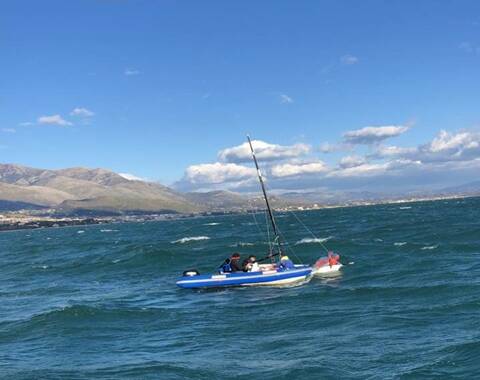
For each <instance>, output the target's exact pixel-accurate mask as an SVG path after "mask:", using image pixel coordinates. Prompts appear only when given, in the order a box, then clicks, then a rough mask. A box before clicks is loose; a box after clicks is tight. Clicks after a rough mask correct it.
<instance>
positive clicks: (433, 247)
mask: <svg viewBox="0 0 480 380" xmlns="http://www.w3.org/2000/svg"><path fill="white" fill-rule="evenodd" d="M437 248H438V244H436V245H426V246H425V247H422V248H421V250H422V251H426V250H431V249H437Z"/></svg>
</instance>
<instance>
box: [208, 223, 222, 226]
mask: <svg viewBox="0 0 480 380" xmlns="http://www.w3.org/2000/svg"><path fill="white" fill-rule="evenodd" d="M219 224H220V223H218V222H211V223H205V224H204V226H218V225H219Z"/></svg>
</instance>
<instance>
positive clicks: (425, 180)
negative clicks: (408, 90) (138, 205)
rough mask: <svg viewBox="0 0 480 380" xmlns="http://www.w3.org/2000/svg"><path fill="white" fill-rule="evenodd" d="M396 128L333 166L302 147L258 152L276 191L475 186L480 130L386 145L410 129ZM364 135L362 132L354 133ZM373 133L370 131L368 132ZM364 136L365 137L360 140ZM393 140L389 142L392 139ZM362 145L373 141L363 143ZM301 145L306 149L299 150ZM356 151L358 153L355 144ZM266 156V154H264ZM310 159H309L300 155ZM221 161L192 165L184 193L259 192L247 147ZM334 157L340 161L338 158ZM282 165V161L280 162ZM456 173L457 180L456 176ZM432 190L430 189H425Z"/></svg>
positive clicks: (264, 147) (262, 147) (259, 144)
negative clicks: (368, 150) (416, 142)
mask: <svg viewBox="0 0 480 380" xmlns="http://www.w3.org/2000/svg"><path fill="white" fill-rule="evenodd" d="M387 127H388V126H387ZM393 127H395V129H393V130H392V129H390V128H389V129H387V130H385V129H383V130H382V129H380V132H379V130H378V128H383V127H373V128H376V129H375V130H374V132H373V133H372V135H374V136H375V139H377V140H375V139H374V140H373V141H378V139H380V141H379V143H378V144H375V146H374V148H375V150H374V152H373V153H371V154H368V155H367V156H359V155H356V154H350V155H347V156H345V157H342V158H340V159H339V160H338V161H337V162H336V163H335V162H331V163H329V165H327V164H326V163H324V162H322V161H320V160H316V159H315V158H314V157H312V155H311V152H310V147H309V146H303V148H301V146H302V144H297V145H292V146H280V145H276V144H269V143H265V142H263V141H255V144H254V145H255V149H256V150H257V151H258V158H259V161H260V165H261V168H262V171H264V172H265V174H266V177H267V179H268V184H269V188H270V189H272V190H301V191H315V189H319V188H326V189H331V190H341V189H345V190H348V191H355V190H369V191H374V192H378V191H382V190H380V189H383V190H385V191H401V190H402V189H406V188H409V189H412V188H415V189H419V190H424V189H428V188H429V186H437V188H439V187H445V186H446V185H455V184H461V183H466V182H468V181H472V179H475V178H476V177H477V176H478V173H479V170H480V131H474V130H462V131H456V132H447V131H444V130H441V131H439V132H438V134H437V135H436V136H434V137H433V138H432V139H431V140H430V141H428V142H427V143H424V144H421V145H418V146H415V147H402V146H395V145H392V146H385V145H382V144H381V141H382V139H386V138H388V137H391V136H392V135H398V134H399V133H403V132H402V130H403V129H404V128H406V127H401V126H400V127H397V126H393ZM359 131H362V132H360V133H356V134H355V138H361V139H364V138H365V136H366V135H369V133H365V129H363V130H359ZM352 132H358V131H352ZM367 132H370V130H367ZM359 136H360V137H359ZM386 136H388V137H386ZM361 141H372V139H371V138H370V139H369V140H361ZM298 145H300V148H299V147H298ZM349 146H350V148H351V149H356V146H355V145H353V144H350V145H349ZM260 153H261V154H260ZM307 153H309V154H308V157H307V159H308V160H305V158H304V160H302V159H301V158H299V157H298V156H301V155H303V154H307ZM219 158H220V162H216V163H212V164H199V165H192V166H190V167H189V168H187V170H186V172H185V175H184V177H183V179H182V181H180V182H182V183H181V185H182V186H177V188H181V189H183V190H199V189H200V190H213V189H230V190H235V191H256V190H258V183H257V179H256V173H255V170H254V167H253V165H252V164H251V163H250V164H249V165H245V166H243V165H239V164H238V163H239V162H243V161H247V162H250V160H251V157H250V150H249V147H248V145H247V144H242V145H239V146H236V147H233V148H228V149H224V150H223V151H221V152H220V153H219ZM332 158H334V157H332ZM276 160H280V161H276ZM452 173H455V175H452ZM425 186H426V187H425Z"/></svg>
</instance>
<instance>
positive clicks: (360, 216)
mask: <svg viewBox="0 0 480 380" xmlns="http://www.w3.org/2000/svg"><path fill="white" fill-rule="evenodd" d="M277 216H278V219H277V222H278V224H279V227H280V229H281V231H282V233H283V235H284V237H285V240H286V241H287V242H288V250H289V256H290V257H291V258H292V259H294V260H295V261H297V262H303V263H313V262H314V261H315V260H316V259H317V258H318V257H320V256H322V255H324V251H323V247H322V244H320V242H322V243H323V244H324V245H326V246H327V248H328V249H332V250H334V251H335V252H338V253H340V254H341V257H342V261H343V263H344V264H345V266H344V268H343V273H342V275H341V276H339V277H336V278H331V279H317V278H314V279H312V280H311V281H310V282H309V283H307V284H304V285H302V286H297V287H287V288H232V289H222V290H210V291H192V290H185V289H180V288H177V287H176V286H175V280H176V279H177V277H178V276H179V275H180V274H181V273H182V271H183V270H185V269H189V268H197V269H198V270H199V271H200V272H201V273H208V272H211V271H214V270H215V269H216V268H217V267H218V266H219V265H220V264H221V262H222V261H223V259H224V258H225V257H227V256H228V255H229V254H231V253H232V252H234V251H238V252H240V253H241V254H242V255H244V256H246V255H249V254H251V253H255V254H256V255H257V256H261V255H262V254H264V253H266V251H267V248H268V245H267V236H266V227H265V226H266V225H265V216H264V215H263V214H257V215H256V218H253V216H252V215H233V216H211V217H202V218H191V219H178V220H171V221H159V222H148V223H123V224H109V225H92V226H79V227H67V228H50V229H42V230H22V231H13V232H4V233H0V378H2V379H208V380H213V379H227V378H234V379H432V378H438V379H475V378H480V198H470V199H459V200H458V199H456V200H440V201H433V202H417V203H404V204H391V205H377V206H365V207H350V208H336V209H325V210H318V211H309V212H300V213H297V216H298V218H300V220H301V221H302V222H303V223H305V224H306V225H307V226H308V227H309V228H310V229H311V230H312V232H313V234H314V235H315V237H314V236H312V235H310V233H309V232H308V231H306V230H305V229H304V228H303V227H302V226H301V224H300V223H299V222H298V221H297V220H296V218H295V215H293V214H291V213H280V214H277ZM255 221H257V223H258V224H257V223H255Z"/></svg>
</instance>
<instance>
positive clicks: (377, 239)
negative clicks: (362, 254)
mask: <svg viewBox="0 0 480 380" xmlns="http://www.w3.org/2000/svg"><path fill="white" fill-rule="evenodd" d="M373 241H378V242H381V241H383V239H379V238H376V239H373Z"/></svg>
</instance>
